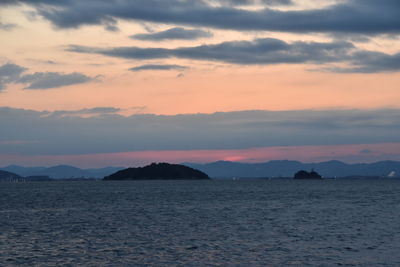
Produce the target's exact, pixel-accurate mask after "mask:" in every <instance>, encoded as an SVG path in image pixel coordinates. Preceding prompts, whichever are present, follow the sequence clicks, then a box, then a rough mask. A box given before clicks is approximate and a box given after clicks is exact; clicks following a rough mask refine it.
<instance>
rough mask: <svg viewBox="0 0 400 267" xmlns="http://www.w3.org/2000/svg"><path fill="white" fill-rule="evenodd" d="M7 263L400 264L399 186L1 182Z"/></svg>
mask: <svg viewBox="0 0 400 267" xmlns="http://www.w3.org/2000/svg"><path fill="white" fill-rule="evenodd" d="M0 266H400V181H399V180H394V179H393V180H390V179H381V180H362V179H360V180H343V179H342V180H340V179H338V180H333V179H332V180H331V179H329V180H328V179H325V180H321V181H319V180H318V181H312V180H301V181H298V180H289V179H287V180H279V179H275V180H235V181H234V180H211V181H124V182H123V181H108V182H106V181H91V182H86V181H77V182H71V181H70V182H25V183H23V182H22V183H0Z"/></svg>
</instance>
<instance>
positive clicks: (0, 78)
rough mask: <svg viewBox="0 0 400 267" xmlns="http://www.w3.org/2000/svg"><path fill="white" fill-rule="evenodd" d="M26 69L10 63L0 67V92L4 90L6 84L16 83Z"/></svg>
mask: <svg viewBox="0 0 400 267" xmlns="http://www.w3.org/2000/svg"><path fill="white" fill-rule="evenodd" d="M26 70H27V69H26V68H24V67H21V66H18V65H15V64H12V63H6V64H4V65H2V66H0V91H2V90H4V89H5V87H6V85H7V84H8V83H12V82H14V81H16V80H17V79H18V78H19V76H20V75H21V73H23V72H24V71H26Z"/></svg>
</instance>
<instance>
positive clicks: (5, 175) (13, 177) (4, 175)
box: [0, 170, 22, 182]
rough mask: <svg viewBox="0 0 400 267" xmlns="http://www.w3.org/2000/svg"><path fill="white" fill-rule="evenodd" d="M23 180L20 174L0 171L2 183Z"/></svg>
mask: <svg viewBox="0 0 400 267" xmlns="http://www.w3.org/2000/svg"><path fill="white" fill-rule="evenodd" d="M21 179H22V177H21V176H19V175H18V174H15V173H12V172H8V171H2V170H0V181H3V182H13V181H18V180H21Z"/></svg>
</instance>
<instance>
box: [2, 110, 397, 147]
mask: <svg viewBox="0 0 400 267" xmlns="http://www.w3.org/2000/svg"><path fill="white" fill-rule="evenodd" d="M97 112H98V113H97ZM114 112H119V111H118V109H113V108H99V109H98V110H96V109H86V110H85V109H83V110H78V111H75V112H74V111H57V112H54V113H52V112H48V111H42V112H38V111H33V110H21V109H14V108H7V107H3V108H0V125H2V131H1V133H2V134H1V135H0V143H1V142H9V141H10V140H25V141H26V142H27V143H26V145H22V144H21V145H18V146H10V145H7V146H0V150H1V151H2V153H21V154H37V153H39V152H38V151H40V153H43V154H49V155H50V154H53V155H57V154H58V155H63V154H91V153H114V152H123V151H143V150H193V149H246V148H253V147H268V146H304V145H346V144H373V143H396V142H400V110H399V109H381V110H320V111H318V110H297V111H237V112H220V113H213V114H180V115H172V116H164V115H154V114H137V115H132V116H128V117H124V116H121V115H118V114H115V113H114ZM80 113H91V114H97V115H94V116H87V117H86V116H85V117H81V116H75V114H80ZM66 114H67V115H66ZM107 114H108V115H107Z"/></svg>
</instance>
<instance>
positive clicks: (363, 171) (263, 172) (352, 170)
mask: <svg viewBox="0 0 400 267" xmlns="http://www.w3.org/2000/svg"><path fill="white" fill-rule="evenodd" d="M183 164H184V165H186V166H189V167H192V168H196V169H198V170H200V171H203V172H205V173H207V174H208V175H209V176H210V177H216V178H218V177H220V178H224V177H227V178H228V177H249V178H255V177H293V174H294V173H296V172H297V171H298V170H311V169H315V170H317V171H318V173H319V174H321V175H322V176H323V177H346V176H383V177H386V176H389V174H391V173H395V174H396V176H399V175H400V162H398V161H380V162H375V163H357V164H347V163H344V162H341V161H336V160H332V161H326V162H319V163H302V162H299V161H290V160H274V161H269V162H264V163H240V162H229V161H217V162H211V163H205V164H199V163H183Z"/></svg>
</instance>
